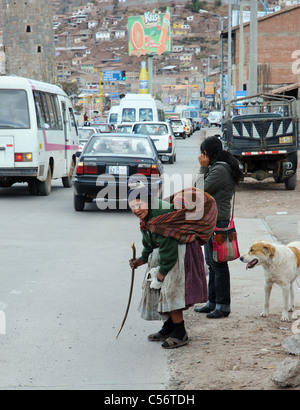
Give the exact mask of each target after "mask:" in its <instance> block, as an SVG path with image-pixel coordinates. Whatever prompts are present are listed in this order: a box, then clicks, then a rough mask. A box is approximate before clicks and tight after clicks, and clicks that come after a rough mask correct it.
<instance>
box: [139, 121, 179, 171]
mask: <svg viewBox="0 0 300 410" xmlns="http://www.w3.org/2000/svg"><path fill="white" fill-rule="evenodd" d="M131 132H132V133H133V134H144V135H149V137H150V138H151V139H152V141H153V142H154V144H155V147H156V149H157V152H158V155H159V156H160V158H161V160H162V161H168V162H169V163H170V164H173V163H174V162H175V161H176V139H175V136H174V133H173V130H172V127H171V126H170V124H169V123H167V122H164V121H143V122H135V123H134V124H133V125H132V129H131Z"/></svg>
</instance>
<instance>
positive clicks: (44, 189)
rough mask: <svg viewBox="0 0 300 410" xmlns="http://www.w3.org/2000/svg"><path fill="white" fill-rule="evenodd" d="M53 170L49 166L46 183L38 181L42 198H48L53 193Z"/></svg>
mask: <svg viewBox="0 0 300 410" xmlns="http://www.w3.org/2000/svg"><path fill="white" fill-rule="evenodd" d="M51 177H52V175H51V168H50V166H49V168H48V172H47V178H46V180H45V181H38V190H39V194H40V196H48V195H49V194H50V192H51Z"/></svg>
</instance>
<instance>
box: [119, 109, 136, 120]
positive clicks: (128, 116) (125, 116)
mask: <svg viewBox="0 0 300 410" xmlns="http://www.w3.org/2000/svg"><path fill="white" fill-rule="evenodd" d="M134 121H135V109H134V108H124V109H123V111H122V122H134Z"/></svg>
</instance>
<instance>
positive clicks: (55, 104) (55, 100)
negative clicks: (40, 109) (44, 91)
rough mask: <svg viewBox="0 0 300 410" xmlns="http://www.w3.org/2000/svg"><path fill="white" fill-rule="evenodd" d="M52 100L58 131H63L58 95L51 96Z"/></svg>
mask: <svg viewBox="0 0 300 410" xmlns="http://www.w3.org/2000/svg"><path fill="white" fill-rule="evenodd" d="M51 100H52V105H53V110H54V111H55V113H56V118H57V123H56V124H57V129H58V130H62V129H63V123H62V118H61V113H60V109H59V105H58V98H57V95H54V94H51Z"/></svg>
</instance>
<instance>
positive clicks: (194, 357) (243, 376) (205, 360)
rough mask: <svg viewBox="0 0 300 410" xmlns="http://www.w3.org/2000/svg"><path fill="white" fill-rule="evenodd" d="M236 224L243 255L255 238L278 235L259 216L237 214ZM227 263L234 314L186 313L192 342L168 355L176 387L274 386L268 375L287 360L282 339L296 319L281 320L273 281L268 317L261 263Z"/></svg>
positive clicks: (298, 295) (298, 300)
mask: <svg viewBox="0 0 300 410" xmlns="http://www.w3.org/2000/svg"><path fill="white" fill-rule="evenodd" d="M235 222H236V228H237V232H238V239H239V247H240V253H241V254H243V253H245V252H246V251H247V250H248V248H249V246H250V245H251V243H252V242H254V241H256V240H259V239H267V240H270V241H274V240H276V239H277V238H275V237H274V236H273V234H272V233H271V232H270V230H269V227H268V226H267V225H266V223H265V221H264V220H263V219H253V218H252V219H246V218H245V219H244V218H236V219H235ZM274 232H275V229H274ZM229 267H230V272H231V297H232V305H231V306H232V313H231V314H230V315H229V317H228V318H223V319H219V320H212V319H207V318H206V316H205V315H202V314H197V313H195V312H194V311H193V309H190V310H189V311H188V312H187V313H186V315H185V321H186V325H187V330H188V333H189V335H190V337H191V341H190V343H189V344H188V345H187V346H186V347H184V348H181V349H177V350H174V351H173V352H172V353H171V357H170V363H171V373H172V375H173V385H172V388H174V389H178V390H185V389H194V390H203V389H208V390H214V389H216V390H228V389H232V390H252V389H258V390H265V389H270V390H275V389H277V387H276V386H275V385H274V383H273V382H272V380H271V377H273V376H274V373H275V370H276V367H277V366H278V364H279V363H280V362H282V361H283V360H285V359H286V358H287V355H286V354H285V353H284V350H283V348H282V346H281V343H282V342H283V340H284V339H286V338H287V337H289V336H291V335H292V323H293V322H294V321H295V319H294V320H293V321H291V322H281V321H280V317H281V312H282V304H283V300H282V292H281V289H280V288H279V287H278V286H276V285H275V286H274V287H273V290H272V294H271V300H270V315H269V317H268V318H262V317H261V316H260V313H261V312H262V310H263V305H264V273H263V269H262V268H261V267H259V266H258V267H255V268H253V269H249V270H246V264H245V263H242V262H241V261H240V260H236V261H233V262H230V263H229ZM299 282H300V280H299ZM295 310H300V290H299V289H297V284H296V283H295ZM295 389H297V388H295Z"/></svg>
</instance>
